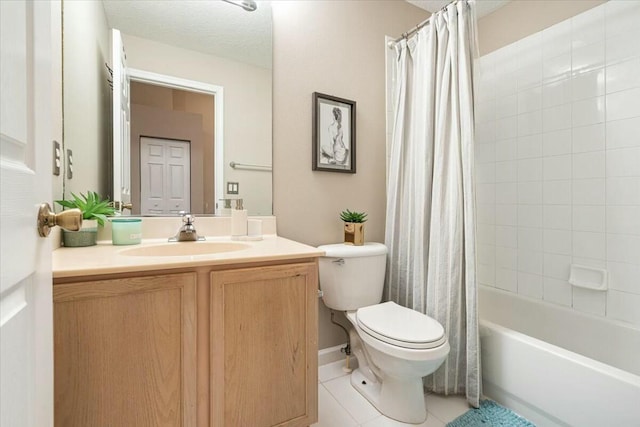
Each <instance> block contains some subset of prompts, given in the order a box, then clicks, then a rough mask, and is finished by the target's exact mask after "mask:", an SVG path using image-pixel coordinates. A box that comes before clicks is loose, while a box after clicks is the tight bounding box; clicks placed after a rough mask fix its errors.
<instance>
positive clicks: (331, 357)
mask: <svg viewBox="0 0 640 427" xmlns="http://www.w3.org/2000/svg"><path fill="white" fill-rule="evenodd" d="M346 345H347V344H346V343H345V344H340V345H336V346H335V347H329V348H323V349H321V350H319V351H318V366H322V365H328V364H329V363H333V362H337V361H338V360H342V359H344V358H345V354H344V353H343V352H342V351H340V350H341V349H343V348H344V347H345V346H346Z"/></svg>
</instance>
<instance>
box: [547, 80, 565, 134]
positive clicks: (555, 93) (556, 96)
mask: <svg viewBox="0 0 640 427" xmlns="http://www.w3.org/2000/svg"><path fill="white" fill-rule="evenodd" d="M570 102H571V81H570V80H568V79H565V80H559V81H555V82H548V83H545V84H544V85H543V86H542V107H543V108H551V107H557V106H560V105H563V104H567V103H570ZM545 132H546V129H545Z"/></svg>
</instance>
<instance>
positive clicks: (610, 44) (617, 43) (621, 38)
mask: <svg viewBox="0 0 640 427" xmlns="http://www.w3.org/2000/svg"><path fill="white" fill-rule="evenodd" d="M638 40H640V29H638V28H637V26H636V28H635V29H634V30H632V31H628V32H626V33H624V34H620V35H617V36H613V37H609V38H607V41H606V52H607V56H606V62H607V65H611V64H615V63H617V62H621V61H625V60H627V59H631V58H634V57H637V56H640V43H638V42H637V41H638Z"/></svg>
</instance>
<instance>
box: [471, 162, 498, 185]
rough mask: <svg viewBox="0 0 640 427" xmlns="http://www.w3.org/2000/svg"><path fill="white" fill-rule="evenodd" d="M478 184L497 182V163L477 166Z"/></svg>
mask: <svg viewBox="0 0 640 427" xmlns="http://www.w3.org/2000/svg"><path fill="white" fill-rule="evenodd" d="M475 174H476V182H477V183H492V182H495V180H496V169H495V163H481V164H477V165H476V168H475Z"/></svg>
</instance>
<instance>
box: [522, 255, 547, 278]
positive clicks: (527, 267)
mask: <svg viewBox="0 0 640 427" xmlns="http://www.w3.org/2000/svg"><path fill="white" fill-rule="evenodd" d="M518 271H520V272H523V273H532V274H539V275H542V252H535V251H530V250H527V249H518Z"/></svg>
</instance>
